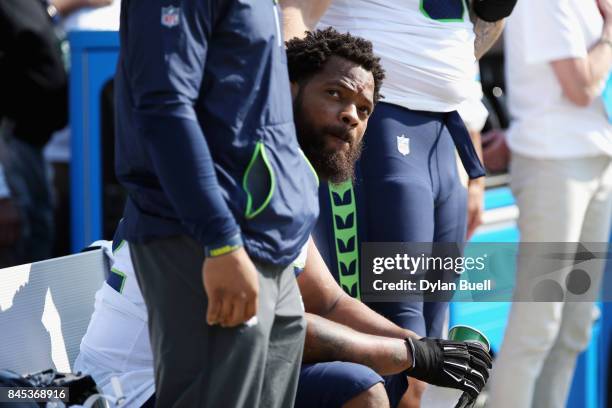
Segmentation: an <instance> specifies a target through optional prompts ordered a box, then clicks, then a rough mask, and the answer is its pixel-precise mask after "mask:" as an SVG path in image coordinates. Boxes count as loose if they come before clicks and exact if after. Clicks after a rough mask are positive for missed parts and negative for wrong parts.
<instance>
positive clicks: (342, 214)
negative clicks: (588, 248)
mask: <svg viewBox="0 0 612 408" xmlns="http://www.w3.org/2000/svg"><path fill="white" fill-rule="evenodd" d="M329 198H330V200H331V210H332V218H333V219H332V223H333V226H334V241H335V246H336V257H337V258H338V275H339V277H340V286H341V287H342V289H343V290H344V291H345V292H346V293H348V294H349V295H350V296H352V297H354V298H356V299H361V291H360V287H359V285H360V284H359V251H358V249H359V240H358V236H357V207H356V203H355V192H354V190H353V183H352V182H351V181H350V180H349V181H345V182H344V183H340V184H332V183H329Z"/></svg>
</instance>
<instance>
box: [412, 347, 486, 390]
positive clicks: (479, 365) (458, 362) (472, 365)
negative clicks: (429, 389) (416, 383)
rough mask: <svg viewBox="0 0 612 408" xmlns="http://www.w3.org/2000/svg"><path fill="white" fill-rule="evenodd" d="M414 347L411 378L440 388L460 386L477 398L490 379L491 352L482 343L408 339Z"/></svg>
mask: <svg viewBox="0 0 612 408" xmlns="http://www.w3.org/2000/svg"><path fill="white" fill-rule="evenodd" d="M407 341H408V342H409V343H410V345H411V347H412V350H413V353H414V354H413V356H414V368H412V369H410V370H408V371H407V374H408V375H409V376H410V377H413V378H416V379H418V380H421V381H425V382H426V383H429V384H433V385H437V386H440V387H448V388H456V389H459V390H461V391H464V392H466V393H467V394H469V396H470V397H471V398H472V399H476V397H478V394H480V391H482V389H483V387H484V386H485V384H486V382H487V380H488V379H489V369H490V368H491V363H492V359H491V355H490V354H489V352H487V351H486V350H485V349H484V347H483V346H482V345H481V344H480V343H475V342H464V341H451V340H439V339H429V338H426V337H423V338H422V339H420V340H414V339H412V338H409V339H408V340H407Z"/></svg>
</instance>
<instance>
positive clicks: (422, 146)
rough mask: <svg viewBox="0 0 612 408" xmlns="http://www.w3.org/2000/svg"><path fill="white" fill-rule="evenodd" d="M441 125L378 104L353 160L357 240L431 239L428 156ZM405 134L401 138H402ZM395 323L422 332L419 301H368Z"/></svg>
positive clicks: (424, 115) (431, 209)
mask: <svg viewBox="0 0 612 408" xmlns="http://www.w3.org/2000/svg"><path fill="white" fill-rule="evenodd" d="M440 130H441V125H440V123H439V122H437V121H435V120H434V119H433V118H432V117H430V116H428V115H427V114H424V113H421V112H413V111H409V110H407V109H404V108H400V107H397V106H394V105H389V104H385V103H381V104H379V105H378V106H377V107H376V110H375V111H374V114H373V115H372V117H371V118H370V121H369V123H368V129H367V131H366V134H365V137H364V149H363V153H362V156H361V158H360V160H359V163H358V166H359V171H360V176H361V178H360V180H358V182H357V184H356V186H355V189H356V191H357V194H358V195H359V196H360V197H363V199H362V200H361V201H360V202H359V204H360V207H359V208H358V211H359V212H360V215H361V216H360V218H359V219H360V220H363V221H364V223H365V225H363V226H362V227H361V228H360V231H363V236H362V237H360V238H361V239H360V240H361V242H422V243H427V242H432V240H433V236H434V192H433V188H434V187H433V182H434V180H433V178H432V177H433V175H432V172H431V169H430V158H431V156H432V152H433V151H434V150H435V146H436V141H437V138H438V137H439V134H440ZM406 139H407V140H406ZM368 306H370V307H371V308H372V309H374V310H375V311H377V312H378V313H380V314H382V315H383V316H385V317H387V318H389V319H390V320H391V321H393V322H394V323H395V324H397V325H400V326H402V327H404V328H407V329H410V330H413V331H414V332H416V333H417V334H420V335H422V336H425V335H426V334H427V333H426V331H425V320H424V318H423V303H422V302H421V301H420V300H419V301H406V302H401V303H400V302H397V303H395V302H393V303H388V302H369V303H368Z"/></svg>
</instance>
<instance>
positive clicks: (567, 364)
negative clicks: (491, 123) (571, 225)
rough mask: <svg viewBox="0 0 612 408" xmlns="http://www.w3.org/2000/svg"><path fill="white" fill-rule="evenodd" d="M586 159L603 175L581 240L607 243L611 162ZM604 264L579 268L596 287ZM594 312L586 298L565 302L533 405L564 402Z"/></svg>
mask: <svg viewBox="0 0 612 408" xmlns="http://www.w3.org/2000/svg"><path fill="white" fill-rule="evenodd" d="M584 160H589V161H590V165H589V166H588V167H589V168H590V169H591V171H590V172H596V173H599V174H600V175H601V176H600V177H599V183H598V184H597V190H596V191H595V192H594V194H593V195H592V196H591V197H592V198H591V200H590V202H589V205H588V207H587V211H586V214H585V217H584V223H583V227H582V232H581V235H580V242H584V243H606V242H608V237H609V236H610V222H611V218H612V165H611V164H610V159H609V158H608V157H599V158H589V159H584ZM604 267H605V260H593V261H590V262H588V263H583V264H581V265H580V269H583V270H585V271H586V272H587V273H588V275H589V277H590V278H591V285H592V286H593V287H599V286H600V283H601V276H602V273H603V268H604ZM595 313H596V312H595V310H594V304H593V302H590V301H586V300H585V301H575V302H567V303H565V305H564V307H563V317H562V322H561V328H560V329H559V334H558V336H557V339H556V341H555V343H554V345H553V347H552V349H551V351H550V354H549V355H548V357H547V358H546V361H545V362H544V366H543V367H542V371H541V373H540V376H539V377H538V380H537V382H536V386H535V390H534V399H533V407H537V408H556V407H561V406H564V405H565V403H566V400H567V397H568V394H569V389H570V386H571V381H572V377H573V374H574V369H575V367H576V359H577V358H578V354H580V353H581V352H582V351H584V350H585V349H586V347H587V346H588V344H589V341H590V339H591V328H592V324H593V320H594V318H595Z"/></svg>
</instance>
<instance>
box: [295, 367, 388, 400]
mask: <svg viewBox="0 0 612 408" xmlns="http://www.w3.org/2000/svg"><path fill="white" fill-rule="evenodd" d="M377 384H380V385H381V386H382V385H383V384H384V381H383V379H382V377H381V376H380V375H378V374H377V373H376V372H374V371H373V370H372V369H371V368H369V367H366V366H363V365H360V364H355V363H347V362H342V361H332V362H326V363H316V364H303V365H302V368H301V370H300V377H299V382H298V390H297V395H296V398H295V408H312V407H317V408H340V407H345V406H347V405H345V404H347V403H350V404H352V405H348V407H368V406H371V407H374V406H375V405H364V404H367V403H370V402H372V401H376V402H378V403H379V404H381V405H376V406H379V407H382V408H384V407H388V406H389V400H388V399H387V395H386V392H385V389H384V387H376V385H377ZM375 387H376V388H375ZM381 388H382V390H381Z"/></svg>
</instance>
